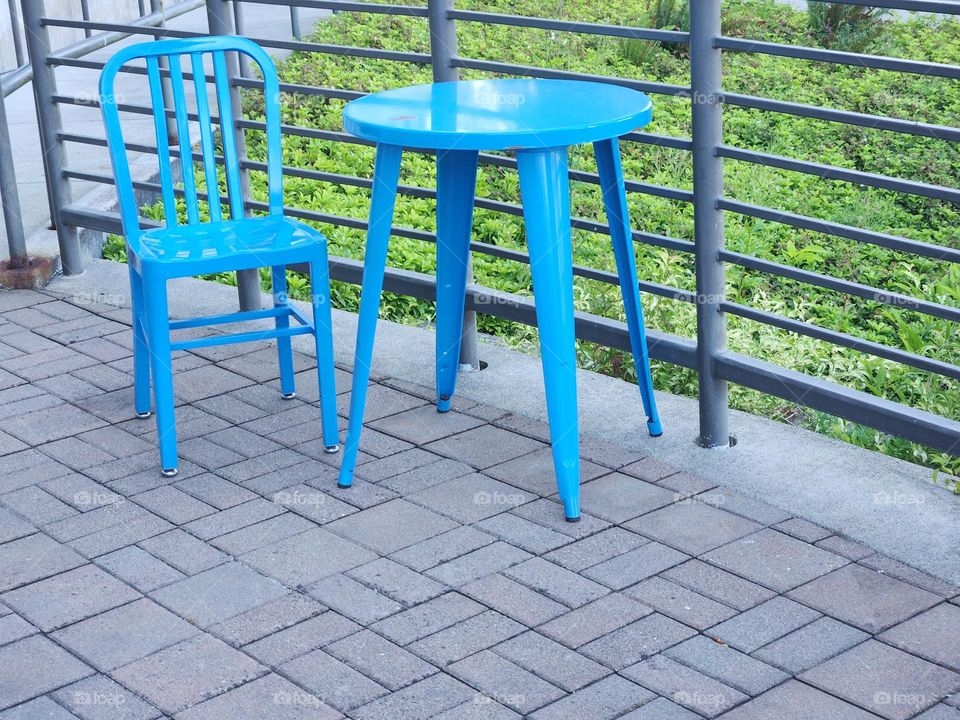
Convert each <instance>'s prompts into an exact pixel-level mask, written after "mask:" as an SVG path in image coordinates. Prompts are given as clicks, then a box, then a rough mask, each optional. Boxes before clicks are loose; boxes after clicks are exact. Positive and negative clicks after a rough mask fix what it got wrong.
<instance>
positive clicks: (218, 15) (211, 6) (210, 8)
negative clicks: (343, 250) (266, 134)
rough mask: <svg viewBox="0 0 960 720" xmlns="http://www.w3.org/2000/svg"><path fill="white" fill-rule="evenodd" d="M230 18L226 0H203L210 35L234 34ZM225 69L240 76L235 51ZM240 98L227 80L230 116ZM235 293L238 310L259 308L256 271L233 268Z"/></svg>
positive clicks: (246, 184)
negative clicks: (231, 107) (237, 298)
mask: <svg viewBox="0 0 960 720" xmlns="http://www.w3.org/2000/svg"><path fill="white" fill-rule="evenodd" d="M233 20H234V15H233V9H232V8H231V7H230V2H229V0H207V23H208V28H209V30H210V34H211V35H235V34H236V30H235V27H234V24H233ZM227 72H228V73H229V75H230V77H231V78H234V77H238V76H239V75H240V65H239V62H238V60H237V57H236V53H228V54H227ZM240 100H241V99H240V88H239V87H237V86H236V84H234V81H233V80H232V79H231V80H230V102H231V104H232V105H233V112H234V117H235V118H237V119H239V118H240V117H242V105H241V101H240ZM268 100H269V98H268ZM235 122H236V121H235ZM233 132H234V135H235V137H236V140H237V153H238V154H239V156H240V164H241V169H240V189H241V192H242V193H243V199H244V201H246V200H248V199H250V173H249V171H248V170H247V169H246V168H244V167H243V163H244V161H245V160H246V159H247V141H246V139H245V138H244V134H243V128H241V127H239V126H238V125H236V124H234V126H233ZM207 190H208V192H209V191H210V188H207ZM212 191H213V192H219V188H214V189H213V190H212ZM237 294H238V295H239V298H240V309H241V310H257V309H259V308H260V271H259V270H257V269H253V270H238V271H237Z"/></svg>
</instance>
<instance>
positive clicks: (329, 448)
mask: <svg viewBox="0 0 960 720" xmlns="http://www.w3.org/2000/svg"><path fill="white" fill-rule="evenodd" d="M323 451H324V452H325V453H326V454H327V455H336V454H337V453H338V452H340V446H339V445H324V446H323Z"/></svg>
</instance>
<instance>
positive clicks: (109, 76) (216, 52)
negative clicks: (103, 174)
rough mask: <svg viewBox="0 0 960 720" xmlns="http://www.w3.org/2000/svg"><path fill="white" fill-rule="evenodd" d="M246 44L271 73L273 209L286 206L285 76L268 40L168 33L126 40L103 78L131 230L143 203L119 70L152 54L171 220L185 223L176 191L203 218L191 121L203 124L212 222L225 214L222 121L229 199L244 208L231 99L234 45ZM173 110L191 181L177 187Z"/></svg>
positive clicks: (185, 177) (236, 208)
mask: <svg viewBox="0 0 960 720" xmlns="http://www.w3.org/2000/svg"><path fill="white" fill-rule="evenodd" d="M232 51H236V52H242V53H244V54H245V55H247V56H248V57H250V58H251V59H253V60H254V61H255V62H256V63H257V65H259V67H260V70H261V73H262V75H263V81H264V95H265V103H264V106H265V108H266V139H267V142H266V146H267V185H268V192H269V203H268V204H269V209H270V213H271V214H281V213H282V212H283V172H282V170H283V168H282V159H281V152H282V150H281V139H280V84H279V80H278V78H277V72H276V68H275V67H274V65H273V61H272V60H271V59H270V57H269V56H268V55H267V54H266V52H264V51H263V49H262V48H260V46H258V45H257V44H255V43H253V42H252V41H250V40H247V39H246V38H239V37H205V38H195V39H188V40H163V41H160V42H149V43H141V44H138V45H132V46H130V47H128V48H124V49H123V50H121V51H120V52H118V53H117V54H116V55H115V56H114V57H113V58H111V60H110V61H109V62H108V63H107V64H106V66H105V67H104V70H103V74H102V75H101V78H100V95H101V106H102V109H103V116H104V122H105V124H106V128H107V144H108V146H109V148H110V158H111V161H112V163H113V170H114V177H115V178H116V182H117V193H118V196H119V199H120V213H121V217H122V219H123V225H124V232H125V233H126V235H127V238H128V239H129V238H131V237H135V236H137V235H138V234H139V233H140V223H139V208H138V207H137V204H136V199H135V196H134V191H133V185H132V181H131V180H132V179H131V175H130V166H129V160H128V158H127V153H126V148H125V146H124V141H123V130H122V127H121V123H120V117H119V111H120V104H119V103H118V102H117V97H116V96H115V94H114V86H115V80H116V75H117V73H118V72H119V71H120V68H121V67H122V66H123V65H125V64H126V63H128V62H130V61H131V60H135V59H139V58H144V59H145V60H146V63H147V79H148V83H149V89H150V98H151V105H152V114H153V121H154V130H155V136H156V143H157V145H156V146H157V153H158V167H159V174H158V179H159V184H160V188H161V192H160V194H161V198H162V201H163V208H164V215H165V219H166V224H167V226H168V227H172V226H174V225H176V224H178V222H179V220H178V217H177V210H176V195H177V194H182V195H183V198H184V201H185V204H186V210H187V223H188V224H195V223H199V222H200V206H199V200H200V197H199V193H198V187H199V185H200V183H199V182H198V178H197V163H195V161H194V160H195V154H194V148H193V143H192V142H191V138H190V129H191V122H193V123H194V127H195V128H199V136H200V143H199V144H200V148H199V150H200V163H201V166H202V170H203V180H204V185H205V190H206V196H207V197H206V199H207V205H208V208H209V215H210V221H211V222H219V221H221V220H223V219H224V218H225V215H226V213H224V208H223V205H222V202H221V196H220V182H219V176H218V158H217V155H216V147H215V144H214V127H213V125H214V122H216V123H217V124H218V125H219V126H220V136H221V141H222V150H223V156H222V159H221V161H222V165H223V169H224V174H225V176H226V190H227V197H228V200H229V216H230V217H231V218H232V219H235V220H236V219H239V218H241V217H243V215H244V200H245V198H244V197H243V183H242V182H241V169H242V168H241V161H240V152H239V151H240V150H241V148H238V146H237V136H236V135H235V127H236V126H235V123H236V120H237V113H238V111H239V108H235V107H234V103H233V102H232V100H231V84H230V77H229V71H228V68H229V65H228V63H227V61H226V55H225V53H227V52H232ZM161 57H167V58H168V59H169V68H170V71H169V82H170V90H171V91H172V96H173V107H172V108H168V107H167V106H166V105H165V102H164V94H163V78H162V76H161V75H162V73H161V69H160V62H159V58H161ZM206 57H210V58H211V60H212V66H213V85H214V88H215V90H216V99H217V103H216V108H217V113H218V115H217V116H216V117H214V116H213V115H212V113H211V107H210V101H209V99H208V94H207V91H208V83H207V75H206V71H205V68H204V59H205V58H206ZM184 58H187V62H188V67H189V73H190V75H191V78H192V81H193V89H192V94H193V95H194V97H195V102H196V114H195V115H191V114H190V112H189V107H188V104H187V102H188V100H187V98H188V96H189V95H188V90H187V89H186V83H185V74H184V71H183V67H182V65H181V62H182V61H183V59H184ZM171 114H172V115H173V117H174V120H175V124H176V128H177V135H178V138H179V142H178V151H179V156H180V160H181V162H180V166H181V174H182V181H183V187H182V190H180V191H179V193H178V192H177V191H175V186H174V178H173V172H172V169H171V166H170V155H171V148H170V140H169V138H168V137H167V119H168V117H169V116H170V115H171Z"/></svg>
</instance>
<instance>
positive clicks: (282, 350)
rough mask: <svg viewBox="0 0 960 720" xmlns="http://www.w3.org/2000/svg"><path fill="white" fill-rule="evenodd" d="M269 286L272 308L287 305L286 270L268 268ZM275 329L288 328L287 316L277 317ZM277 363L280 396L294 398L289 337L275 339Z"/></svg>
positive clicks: (291, 352) (284, 268) (288, 319)
mask: <svg viewBox="0 0 960 720" xmlns="http://www.w3.org/2000/svg"><path fill="white" fill-rule="evenodd" d="M270 277H271V285H272V287H273V306H274V307H281V306H283V305H286V304H287V268H286V267H284V266H283V265H276V266H274V267H272V268H270ZM275 325H276V327H277V329H278V330H279V329H281V328H288V327H290V318H289V317H288V316H287V315H283V316H278V317H277V318H276V321H275ZM277 362H278V363H279V365H280V396H281V397H282V398H283V399H284V400H292V399H293V398H294V397H296V395H297V392H296V384H295V383H296V381H295V380H294V377H293V347H292V345H291V343H290V338H289V337H281V338H277Z"/></svg>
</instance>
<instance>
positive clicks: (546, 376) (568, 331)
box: [517, 148, 580, 522]
mask: <svg viewBox="0 0 960 720" xmlns="http://www.w3.org/2000/svg"><path fill="white" fill-rule="evenodd" d="M517 166H518V168H519V170H520V194H521V195H522V198H523V218H524V225H525V226H526V233H527V249H528V250H529V253H530V271H531V274H532V275H533V292H534V295H535V298H536V309H537V327H538V328H539V332H540V353H541V355H542V362H543V383H544V386H545V387H546V393H547V416H548V418H549V420H550V444H551V445H552V447H553V464H554V469H555V472H556V474H557V489H558V490H559V491H560V499H561V500H563V509H564V514H565V515H566V518H567V520H568V521H570V522H576V521H577V520H579V519H580V436H579V430H578V427H577V350H576V345H575V341H576V338H575V335H574V317H573V248H572V247H571V239H570V188H569V182H568V179H567V149H566V148H554V149H548V150H523V151H518V152H517Z"/></svg>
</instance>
